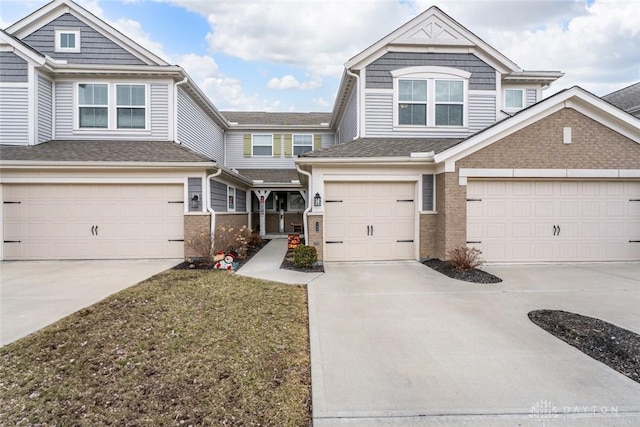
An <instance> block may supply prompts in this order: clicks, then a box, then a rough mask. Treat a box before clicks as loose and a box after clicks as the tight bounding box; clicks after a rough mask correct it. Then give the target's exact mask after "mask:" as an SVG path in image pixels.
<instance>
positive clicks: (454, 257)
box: [446, 246, 484, 270]
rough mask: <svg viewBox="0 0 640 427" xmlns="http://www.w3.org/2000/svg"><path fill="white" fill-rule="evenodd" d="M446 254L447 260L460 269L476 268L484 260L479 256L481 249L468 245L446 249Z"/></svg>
mask: <svg viewBox="0 0 640 427" xmlns="http://www.w3.org/2000/svg"><path fill="white" fill-rule="evenodd" d="M446 255H447V261H449V262H450V263H451V264H452V265H453V266H454V267H455V268H458V269H460V270H469V269H472V268H477V267H480V266H481V265H482V263H483V262H484V260H483V259H482V257H481V256H480V255H482V251H481V250H480V249H478V248H470V247H468V246H457V247H455V248H453V249H451V250H449V251H447V254H446Z"/></svg>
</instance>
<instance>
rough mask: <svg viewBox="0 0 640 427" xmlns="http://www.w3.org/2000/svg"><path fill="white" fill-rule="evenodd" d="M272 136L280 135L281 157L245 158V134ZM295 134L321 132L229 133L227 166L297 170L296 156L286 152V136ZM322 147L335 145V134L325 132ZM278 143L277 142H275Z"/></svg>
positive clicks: (297, 130) (301, 130)
mask: <svg viewBox="0 0 640 427" xmlns="http://www.w3.org/2000/svg"><path fill="white" fill-rule="evenodd" d="M252 133H253V134H272V135H280V157H273V156H271V157H268V156H256V157H245V156H244V135H245V134H252ZM294 133H310V134H314V135H317V134H319V132H314V131H312V130H311V131H307V130H304V129H296V130H295V131H290V130H273V131H271V130H269V131H253V132H252V131H250V130H248V131H228V132H227V163H226V165H225V166H227V167H229V168H236V169H295V167H296V165H295V159H296V157H295V156H290V157H287V156H285V152H284V135H285V134H294ZM320 135H321V136H322V140H321V141H322V142H321V147H322V148H325V147H330V146H331V145H333V144H335V134H334V133H327V132H323V133H320ZM274 143H277V142H274Z"/></svg>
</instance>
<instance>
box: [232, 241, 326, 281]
mask: <svg viewBox="0 0 640 427" xmlns="http://www.w3.org/2000/svg"><path fill="white" fill-rule="evenodd" d="M287 246H288V242H287V238H286V236H284V237H281V236H278V237H274V238H271V241H270V242H269V243H267V245H266V246H265V247H264V248H262V249H260V251H259V252H258V253H257V254H255V255H254V256H253V258H251V259H250V260H249V261H247V263H246V264H245V265H243V266H242V267H240V269H238V271H237V272H236V274H239V275H240V276H246V277H253V278H255V279H262V280H270V281H272V282H280V283H286V284H289V285H306V284H307V283H309V282H311V281H312V280H315V279H317V278H318V277H320V276H321V275H322V273H302V272H300V271H293V270H285V269H281V268H280V264H282V260H283V259H284V256H285V255H286V254H287Z"/></svg>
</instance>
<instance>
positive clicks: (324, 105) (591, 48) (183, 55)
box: [0, 0, 640, 111]
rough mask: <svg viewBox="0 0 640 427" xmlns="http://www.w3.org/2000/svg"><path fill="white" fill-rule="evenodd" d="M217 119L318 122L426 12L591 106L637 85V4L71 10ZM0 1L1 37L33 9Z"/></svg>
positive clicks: (33, 1) (256, 1)
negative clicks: (179, 77) (346, 68)
mask: <svg viewBox="0 0 640 427" xmlns="http://www.w3.org/2000/svg"><path fill="white" fill-rule="evenodd" d="M76 1H77V2H78V3H79V4H81V5H82V6H83V7H85V8H86V9H88V10H89V11H91V12H92V13H94V14H95V15H97V16H98V17H100V18H102V19H104V20H106V21H107V22H108V23H110V24H111V25H113V26H114V27H116V28H118V29H119V30H120V31H122V32H124V33H125V34H127V35H129V36H130V37H132V38H133V39H135V40H136V41H138V42H139V43H140V44H142V45H143V46H145V47H146V48H148V49H149V50H151V51H153V52H154V53H156V54H158V55H160V56H161V57H163V58H165V59H166V60H168V61H169V62H171V63H174V64H179V65H181V66H183V67H184V68H185V69H186V70H187V72H188V73H189V74H190V75H191V76H192V77H193V78H194V80H195V81H196V82H197V83H198V84H199V85H200V86H201V88H202V89H203V90H204V91H205V92H206V93H207V95H208V96H209V97H210V98H211V100H212V101H213V102H214V104H215V105H216V106H218V108H220V109H221V110H258V111H330V110H331V109H332V107H333V101H334V98H335V93H336V91H337V88H338V85H339V81H340V77H341V75H342V70H343V64H344V62H346V61H347V60H348V59H349V58H350V57H352V56H353V55H355V54H357V53H358V52H360V51H361V50H363V49H365V48H366V47H367V46H369V45H370V44H372V43H374V42H375V41H377V40H379V39H380V38H381V37H384V36H385V35H386V34H388V33H389V32H391V31H393V30H394V29H395V28H397V27H398V26H400V25H402V24H403V23H404V22H406V21H407V20H409V19H411V18H412V17H414V16H415V15H416V14H418V13H419V12H421V11H423V10H425V9H427V8H428V7H429V6H431V5H434V4H435V5H437V6H439V7H440V8H441V9H442V10H443V11H444V12H445V13H447V14H449V15H450V16H451V17H453V18H454V19H456V20H457V21H458V22H460V23H461V24H462V25H464V26H466V27H467V28H468V29H469V30H471V31H472V32H474V33H475V34H477V35H478V36H480V37H481V38H483V39H484V40H485V41H486V42H488V43H489V44H491V45H492V46H493V47H495V48H496V49H498V50H499V51H501V52H502V53H504V54H505V55H507V56H508V57H509V58H510V59H512V60H513V61H515V62H516V63H517V64H519V65H520V66H521V67H522V68H524V69H529V70H558V71H563V72H565V73H566V74H565V76H564V77H563V78H561V79H560V80H559V81H558V82H556V83H555V84H554V85H553V87H552V88H551V89H549V90H548V91H547V92H546V95H550V94H552V93H554V92H556V91H558V90H561V89H563V88H566V87H570V86H573V85H576V84H577V85H580V86H582V87H584V88H585V89H587V90H590V91H592V92H594V93H595V94H597V95H604V94H606V93H609V92H611V91H613V90H616V89H619V88H621V87H624V86H627V85H629V84H631V83H634V82H637V81H639V80H640V49H638V46H640V13H638V12H639V11H640V2H639V1H638V0H557V1H554V0H510V1H494V0H305V1H301V0H275V1H273V0H272V1H266V0H262V1H260V0H215V1H207V0H200V1H199V0H76ZM45 3H46V2H45V1H38V0H0V26H2V28H5V27H6V26H8V25H10V24H11V23H13V22H15V21H16V20H18V19H20V18H22V17H23V16H25V15H27V14H28V13H30V12H32V11H34V10H36V9H37V8H38V7H40V6H42V5H44V4H45Z"/></svg>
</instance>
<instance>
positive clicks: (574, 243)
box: [467, 181, 640, 262]
mask: <svg viewBox="0 0 640 427" xmlns="http://www.w3.org/2000/svg"><path fill="white" fill-rule="evenodd" d="M467 241H468V244H469V246H475V247H478V248H479V249H481V250H482V252H483V254H484V258H485V259H486V260H487V261H518V262H526V261H532V262H536V261H628V260H640V182H603V181H470V182H469V183H468V186H467Z"/></svg>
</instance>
